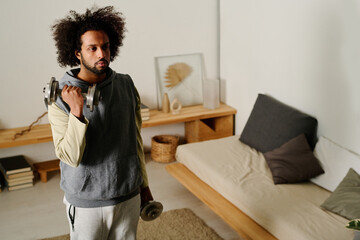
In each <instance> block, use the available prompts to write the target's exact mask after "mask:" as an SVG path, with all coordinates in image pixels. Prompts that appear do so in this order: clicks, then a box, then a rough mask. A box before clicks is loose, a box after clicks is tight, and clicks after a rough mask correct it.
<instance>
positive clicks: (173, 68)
mask: <svg viewBox="0 0 360 240" xmlns="http://www.w3.org/2000/svg"><path fill="white" fill-rule="evenodd" d="M191 72H192V68H191V67H190V66H189V65H187V64H186V63H175V64H173V65H170V66H169V67H168V68H167V70H166V73H165V79H167V80H166V81H165V83H166V84H168V85H165V87H167V88H169V89H171V88H173V87H175V86H176V85H178V84H180V83H181V81H182V80H184V79H185V78H187V77H188V76H189V75H190V73H191Z"/></svg>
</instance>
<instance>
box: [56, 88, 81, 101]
mask: <svg viewBox="0 0 360 240" xmlns="http://www.w3.org/2000/svg"><path fill="white" fill-rule="evenodd" d="M61 92H62V89H60V88H59V89H57V90H56V95H57V96H61ZM81 95H82V96H83V98H85V99H86V95H87V92H86V93H85V92H81Z"/></svg>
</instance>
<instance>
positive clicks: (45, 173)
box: [39, 172, 47, 183]
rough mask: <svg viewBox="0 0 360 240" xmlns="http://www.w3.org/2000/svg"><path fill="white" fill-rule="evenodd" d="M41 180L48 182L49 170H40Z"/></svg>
mask: <svg viewBox="0 0 360 240" xmlns="http://www.w3.org/2000/svg"><path fill="white" fill-rule="evenodd" d="M39 175H40V180H41V182H44V183H46V182H47V172H39Z"/></svg>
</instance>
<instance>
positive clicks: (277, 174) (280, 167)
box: [264, 134, 324, 184]
mask: <svg viewBox="0 0 360 240" xmlns="http://www.w3.org/2000/svg"><path fill="white" fill-rule="evenodd" d="M264 157H265V160H266V162H267V164H268V166H269V168H270V171H271V173H272V176H273V180H274V183H275V184H283V183H299V182H304V181H307V180H309V179H310V178H313V177H316V176H318V175H319V174H322V173H324V170H323V169H322V168H321V166H320V163H319V161H318V160H317V158H316V157H315V156H314V154H313V152H312V151H311V149H310V147H309V144H308V143H307V141H306V138H305V136H304V134H301V135H299V136H297V137H295V138H293V139H291V140H290V141H288V142H286V143H284V144H283V145H282V146H281V147H279V148H276V149H274V150H272V151H270V152H267V153H264Z"/></svg>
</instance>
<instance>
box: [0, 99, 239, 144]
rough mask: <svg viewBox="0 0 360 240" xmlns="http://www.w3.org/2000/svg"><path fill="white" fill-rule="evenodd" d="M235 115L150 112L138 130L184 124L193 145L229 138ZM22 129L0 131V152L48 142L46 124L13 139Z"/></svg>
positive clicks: (224, 110) (226, 111) (195, 110)
mask: <svg viewBox="0 0 360 240" xmlns="http://www.w3.org/2000/svg"><path fill="white" fill-rule="evenodd" d="M235 114H236V109H235V108H232V107H230V106H228V105H226V104H223V103H221V104H220V107H219V108H217V109H214V110H210V109H206V108H204V107H203V106H202V105H195V106H189V107H183V108H182V109H181V112H180V113H179V114H172V113H163V112H161V111H159V110H156V109H152V110H150V119H149V120H146V121H143V124H142V127H143V128H147V127H154V126H160V125H165V124H173V123H181V122H185V139H186V141H187V142H196V141H202V140H208V139H214V138H220V137H226V136H231V135H233V134H234V116H235ZM25 129H27V127H20V128H12V129H1V130H0V149H1V148H9V147H17V146H23V145H29V144H36V143H44V142H50V141H52V134H51V128H50V124H40V125H35V126H33V127H32V129H31V131H30V132H26V133H25V134H24V135H22V136H20V137H17V138H16V139H15V140H14V139H13V138H14V135H15V134H16V133H18V132H21V131H22V130H25Z"/></svg>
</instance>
